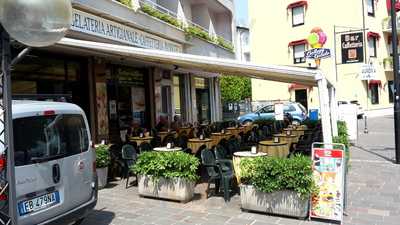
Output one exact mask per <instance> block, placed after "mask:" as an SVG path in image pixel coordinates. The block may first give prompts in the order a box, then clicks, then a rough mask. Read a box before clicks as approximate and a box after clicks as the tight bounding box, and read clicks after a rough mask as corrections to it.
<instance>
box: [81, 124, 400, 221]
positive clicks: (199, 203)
mask: <svg viewBox="0 0 400 225" xmlns="http://www.w3.org/2000/svg"><path fill="white" fill-rule="evenodd" d="M392 124H393V117H382V118H376V119H369V130H370V132H369V134H363V133H361V132H362V130H363V125H362V124H361V121H360V128H362V129H360V130H361V132H360V136H359V142H358V143H357V144H356V146H355V147H352V148H351V168H350V172H349V177H348V180H349V182H348V192H349V195H348V208H347V216H345V217H344V218H345V220H344V224H352V225H353V224H354V225H356V224H360V225H361V224H362V225H364V224H385V225H392V224H393V225H395V224H396V225H398V224H400V194H399V193H400V166H399V165H395V164H393V161H392V160H393V158H394V135H393V125H392ZM124 184H125V183H124V182H123V181H122V182H120V181H117V182H113V183H111V184H110V185H109V187H108V188H106V189H103V190H101V191H100V192H99V202H98V205H97V206H96V210H95V211H94V212H93V213H92V214H91V215H90V216H89V217H88V218H87V219H86V220H85V221H84V223H83V225H194V224H207V225H221V224H227V225H228V224H230V225H270V224H281V225H291V224H304V225H307V224H310V225H311V224H329V223H326V222H322V221H304V220H298V219H292V218H284V217H277V216H269V215H264V214H258V213H250V212H245V211H242V210H241V209H240V200H239V196H238V195H235V196H233V197H232V199H231V201H230V202H229V203H225V202H224V201H223V198H222V197H221V196H214V197H210V198H208V199H206V198H205V195H204V189H205V184H200V185H198V186H197V187H196V195H195V199H194V200H193V201H191V202H189V203H186V204H182V203H177V202H171V201H162V200H156V199H150V198H141V197H139V196H138V194H137V187H131V188H128V189H125V185H124Z"/></svg>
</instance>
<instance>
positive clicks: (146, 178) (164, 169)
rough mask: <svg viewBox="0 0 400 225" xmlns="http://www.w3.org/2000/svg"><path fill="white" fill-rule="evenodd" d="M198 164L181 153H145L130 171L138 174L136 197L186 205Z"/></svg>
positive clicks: (192, 193)
mask: <svg viewBox="0 0 400 225" xmlns="http://www.w3.org/2000/svg"><path fill="white" fill-rule="evenodd" d="M199 165H200V162H199V160H198V159H197V158H196V157H195V156H192V155H189V154H186V153H184V152H145V153H142V154H141V155H140V156H139V158H138V160H137V161H136V163H135V165H133V166H132V168H131V169H132V170H133V172H134V173H135V174H137V175H138V187H139V195H141V196H148V197H155V198H162V199H170V200H176V201H181V202H188V201H190V200H191V199H192V198H193V196H194V187H195V184H196V181H197V180H198V179H199V177H198V176H197V174H196V171H197V168H198V167H199Z"/></svg>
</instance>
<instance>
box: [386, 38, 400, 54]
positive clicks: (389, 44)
mask: <svg viewBox="0 0 400 225" xmlns="http://www.w3.org/2000/svg"><path fill="white" fill-rule="evenodd" d="M388 42H389V43H388V52H389V54H390V56H393V47H392V37H390V36H389V41H388ZM397 52H400V45H397Z"/></svg>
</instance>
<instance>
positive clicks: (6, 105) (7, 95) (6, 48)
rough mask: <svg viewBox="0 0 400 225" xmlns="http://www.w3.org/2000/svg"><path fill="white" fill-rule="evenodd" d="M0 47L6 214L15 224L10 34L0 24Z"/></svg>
mask: <svg viewBox="0 0 400 225" xmlns="http://www.w3.org/2000/svg"><path fill="white" fill-rule="evenodd" d="M0 32H1V47H2V64H1V70H2V77H1V78H2V85H3V87H2V88H3V90H2V94H3V96H2V97H3V99H2V105H3V109H2V110H3V112H4V114H3V116H4V141H5V145H4V147H5V148H4V149H5V152H6V153H7V174H6V176H7V181H8V215H9V217H10V221H11V224H12V225H17V204H16V191H15V163H14V140H13V139H14V138H13V124H12V101H11V100H12V97H11V94H12V93H11V73H10V63H11V52H10V36H9V35H8V33H7V32H6V31H5V30H4V29H3V27H2V26H1V25H0Z"/></svg>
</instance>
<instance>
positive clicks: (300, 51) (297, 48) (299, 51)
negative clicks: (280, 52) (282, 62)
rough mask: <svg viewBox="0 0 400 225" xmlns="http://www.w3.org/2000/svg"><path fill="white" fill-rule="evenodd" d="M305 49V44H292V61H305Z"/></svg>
mask: <svg viewBox="0 0 400 225" xmlns="http://www.w3.org/2000/svg"><path fill="white" fill-rule="evenodd" d="M305 51H306V45H305V44H301V45H294V46H293V63H294V64H297V63H305V62H306V58H305V57H304V52H305Z"/></svg>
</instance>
